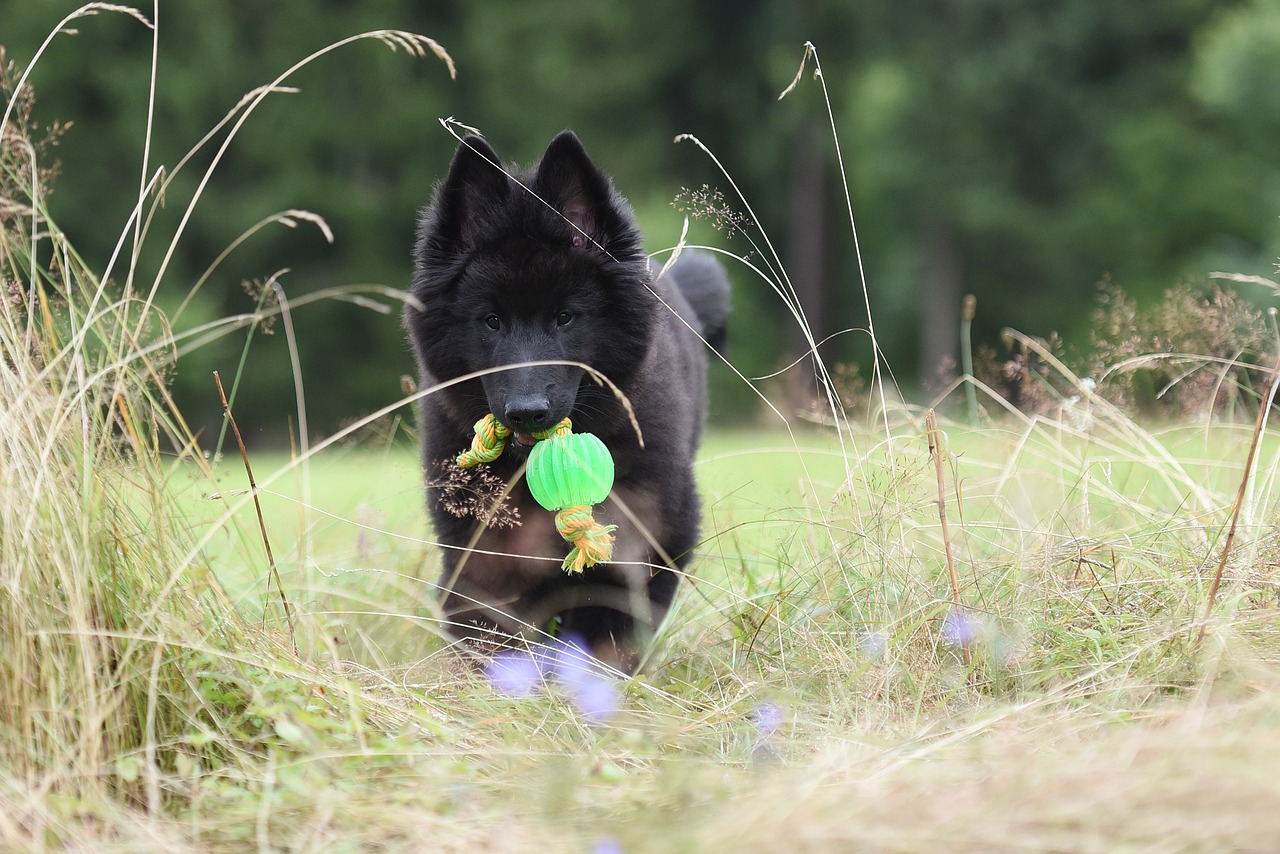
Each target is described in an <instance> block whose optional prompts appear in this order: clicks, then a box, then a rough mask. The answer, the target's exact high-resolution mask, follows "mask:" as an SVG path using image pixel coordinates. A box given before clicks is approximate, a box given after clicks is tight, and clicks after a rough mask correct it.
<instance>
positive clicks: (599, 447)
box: [524, 433, 613, 512]
mask: <svg viewBox="0 0 1280 854" xmlns="http://www.w3.org/2000/svg"><path fill="white" fill-rule="evenodd" d="M524 476H525V480H527V481H528V483H529V491H530V492H532V493H533V497H534V500H536V501H537V502H538V503H539V504H541V505H542V506H543V507H545V508H546V509H547V510H550V511H552V512H555V511H557V510H563V509H564V508H566V507H576V506H578V505H582V504H587V505H590V504H599V503H600V502H601V501H604V500H605V499H606V498H608V497H609V490H611V489H613V457H611V456H610V455H609V449H608V448H606V447H605V446H604V442H602V441H600V439H599V438H597V437H596V436H594V435H593V434H591V433H568V434H566V435H563V436H556V437H553V438H550V439H547V440H545V441H542V442H539V443H538V444H536V445H534V446H533V450H532V451H530V452H529V467H528V469H526V470H525V475H524Z"/></svg>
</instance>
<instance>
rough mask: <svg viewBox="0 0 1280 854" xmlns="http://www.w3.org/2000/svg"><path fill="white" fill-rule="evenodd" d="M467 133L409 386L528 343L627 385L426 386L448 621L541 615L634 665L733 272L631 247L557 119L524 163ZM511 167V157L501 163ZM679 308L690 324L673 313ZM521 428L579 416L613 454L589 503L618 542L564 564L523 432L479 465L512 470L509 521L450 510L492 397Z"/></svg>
mask: <svg viewBox="0 0 1280 854" xmlns="http://www.w3.org/2000/svg"><path fill="white" fill-rule="evenodd" d="M498 164H499V161H498V158H497V155H495V154H494V152H493V149H492V148H490V147H489V145H488V143H486V142H485V141H484V140H483V139H481V138H479V137H475V136H471V137H467V138H466V139H465V140H463V142H462V144H461V145H460V146H459V147H458V151H457V153H456V154H455V155H454V158H453V163H452V165H451V166H450V168H449V174H448V176H447V177H446V178H445V180H444V181H443V182H442V183H440V184H439V185H438V186H437V187H436V191H435V196H434V198H433V200H432V202H431V204H430V205H429V206H428V207H427V208H426V209H425V210H424V211H423V214H422V217H421V220H420V222H419V229H418V241H417V246H416V249H415V253H414V261H415V271H414V281H413V295H414V297H416V298H417V299H418V300H419V301H420V303H421V305H422V309H421V310H418V309H417V308H416V307H414V306H412V305H410V306H408V307H406V309H405V315H404V321H405V326H406V328H407V329H408V332H409V337H410V340H411V342H412V344H413V349H414V352H415V354H416V356H417V358H418V366H419V370H420V374H421V385H422V387H424V388H425V387H427V386H432V385H435V384H437V383H441V382H445V381H448V380H452V379H454V378H457V377H460V376H463V375H465V374H468V373H472V372H476V371H483V370H486V369H492V368H501V367H503V366H505V365H513V364H518V363H521V362H529V361H537V360H567V361H578V362H582V363H584V364H587V365H590V366H591V367H592V368H594V369H595V370H597V371H599V372H600V373H601V374H603V375H604V376H606V377H608V378H609V380H611V381H612V382H613V383H614V384H616V385H617V386H618V387H619V388H620V389H621V390H622V392H623V393H624V394H625V396H626V399H627V400H628V401H629V403H630V406H631V407H632V408H633V410H634V413H635V416H636V418H637V420H638V421H639V424H640V428H641V431H642V433H643V437H644V446H643V448H642V447H641V445H640V443H639V441H638V440H637V437H636V434H635V430H634V428H633V427H632V425H631V422H630V420H629V418H628V416H627V412H626V409H625V407H624V405H623V404H622V403H621V402H620V401H619V400H618V399H617V397H616V396H615V395H614V394H613V392H612V391H610V390H609V389H607V388H605V387H602V386H601V385H599V384H598V383H597V382H595V381H594V380H593V379H592V378H591V377H590V375H589V374H588V373H587V372H586V371H584V370H583V369H582V368H580V367H576V366H569V365H554V366H546V367H523V368H512V369H508V370H500V371H496V372H494V373H490V374H487V375H485V376H483V377H482V378H480V379H471V380H466V381H464V382H461V383H458V384H456V385H452V386H450V387H448V388H446V389H443V390H441V391H440V392H438V393H435V394H431V395H428V396H427V397H425V398H423V400H422V402H421V431H422V450H423V463H424V466H425V469H426V473H427V483H428V488H427V503H428V507H429V509H430V511H431V516H432V520H433V522H434V525H435V530H436V535H437V537H438V539H439V541H440V542H441V543H442V544H444V546H445V553H444V572H443V574H442V576H441V589H442V591H443V603H444V609H445V613H446V615H447V617H448V619H449V621H450V622H449V625H450V630H451V632H452V633H453V634H454V635H455V636H458V637H475V636H478V635H492V634H494V633H495V632H496V633H500V634H501V635H520V634H522V633H523V634H525V635H526V636H528V637H533V636H536V634H537V632H539V631H540V630H543V629H545V628H547V627H548V625H549V624H550V623H551V622H552V621H553V620H554V621H556V622H557V623H558V624H559V626H560V628H561V629H562V630H564V631H572V632H576V633H578V634H579V635H581V636H583V637H584V638H585V640H586V641H587V642H588V643H589V644H590V645H591V646H592V648H593V649H594V650H595V652H596V653H597V655H600V656H601V657H604V658H607V659H609V660H611V661H613V662H614V663H616V664H619V665H621V666H624V667H629V666H631V664H632V663H633V661H634V654H635V651H636V649H637V643H638V641H640V640H642V636H643V635H645V634H648V633H651V632H652V630H653V629H655V628H656V627H657V625H658V623H659V622H660V621H661V620H662V618H663V616H664V615H665V613H666V611H667V608H668V606H669V605H670V603H671V599H672V597H673V596H674V594H675V591H676V587H677V585H678V582H679V575H678V574H677V573H676V572H673V571H672V567H675V568H681V567H683V566H685V565H686V564H687V563H688V561H689V559H690V556H691V555H690V553H691V549H692V548H693V546H694V544H695V543H696V541H697V538H698V518H699V507H698V496H697V493H696V491H695V487H694V481H693V473H692V469H691V466H692V462H693V455H694V451H695V450H696V448H697V444H698V440H699V436H700V434H701V430H702V421H703V411H704V408H705V345H704V344H703V343H702V342H701V341H699V340H698V338H697V337H696V336H695V335H694V334H693V332H691V331H690V327H692V329H693V330H697V332H699V333H700V334H703V335H704V336H706V337H708V340H714V342H715V343H717V344H718V342H719V340H720V339H721V338H722V335H723V327H724V320H725V316H726V315H727V313H728V282H727V280H726V278H725V275H724V271H723V270H722V269H721V268H720V266H719V263H718V262H716V261H715V259H714V258H712V257H711V256H709V255H705V254H704V255H699V254H698V253H687V254H686V255H685V256H683V257H682V258H681V259H680V260H678V261H677V263H676V264H675V265H674V266H673V267H672V269H671V270H669V271H668V273H667V274H666V275H665V276H662V277H658V278H655V276H656V273H657V270H656V269H653V270H651V268H650V264H649V262H648V260H647V258H646V256H645V254H644V252H643V251H642V249H641V246H640V234H639V231H638V229H637V228H636V225H635V223H634V218H633V216H632V213H631V208H630V206H629V205H628V204H627V202H626V201H625V200H624V199H623V198H622V197H621V196H620V195H618V193H617V192H616V191H614V189H613V186H612V184H611V182H610V180H609V179H608V177H607V176H605V175H604V174H603V173H602V172H600V171H599V170H598V169H597V168H596V167H595V166H594V165H593V164H592V162H591V160H590V159H589V158H588V157H587V154H586V152H585V151H584V150H583V148H582V145H581V143H580V142H579V141H578V138H577V137H576V136H575V135H574V134H573V133H572V132H571V131H565V132H563V133H561V134H560V135H558V136H557V137H556V138H555V139H554V140H552V142H551V145H550V146H549V147H548V148H547V151H546V153H545V154H544V155H543V158H542V160H541V162H540V163H539V164H538V165H537V166H536V167H534V168H532V169H529V170H526V171H511V172H510V174H511V176H512V177H508V175H507V174H504V172H503V171H502V169H500V168H499V165H498ZM509 171H510V170H509ZM673 312H675V313H677V314H679V315H680V318H683V320H684V321H686V322H687V324H688V325H687V326H686V323H685V322H682V320H681V319H680V318H677V317H675V316H674V315H673ZM490 412H492V413H493V414H494V415H495V416H496V417H497V418H498V420H500V421H502V422H503V423H504V424H505V425H506V426H507V427H508V428H510V429H511V430H512V431H513V432H515V433H516V434H518V436H519V437H520V438H524V439H526V440H528V437H527V434H528V433H530V432H533V431H536V430H538V429H543V428H545V427H547V426H550V425H554V424H556V423H557V422H559V421H560V420H561V419H563V418H564V417H566V416H568V417H570V418H572V419H573V425H574V431H575V432H579V433H588V432H589V433H594V434H595V435H596V436H598V437H600V439H602V440H603V441H604V443H605V444H606V445H607V446H608V448H609V450H610V452H611V453H612V455H613V459H614V463H615V466H616V469H617V479H616V482H615V486H614V490H613V492H612V494H611V495H610V497H609V499H608V500H607V501H606V502H605V504H604V505H602V506H600V507H598V508H597V509H596V517H597V519H599V520H601V521H602V522H606V523H613V524H616V525H618V532H617V540H616V542H615V545H614V560H613V562H611V563H609V564H607V565H599V566H595V567H590V568H588V569H587V570H586V571H585V573H583V574H582V575H581V576H570V575H568V574H566V573H565V571H564V570H562V569H561V568H560V560H561V559H562V558H563V556H564V555H565V553H566V551H567V548H568V546H567V545H566V544H565V542H564V541H563V540H562V539H560V537H559V536H558V535H557V534H556V531H555V527H554V524H553V518H552V514H551V513H549V512H547V511H545V510H543V509H542V508H541V507H539V506H538V505H537V504H536V503H535V502H534V501H533V498H532V496H530V494H529V491H528V488H527V487H526V485H525V483H524V481H523V478H522V477H520V476H519V475H520V469H521V466H522V465H523V464H524V462H525V459H526V451H525V448H524V447H523V446H522V445H521V444H520V442H517V441H512V442H510V443H509V445H508V448H507V450H506V452H505V453H504V454H503V455H502V456H501V457H500V458H499V459H498V460H497V461H496V462H494V463H491V464H489V465H488V468H489V470H490V471H491V472H492V473H493V474H494V475H496V476H497V477H499V478H501V479H502V481H504V482H506V483H510V484H511V491H510V495H509V496H508V498H507V501H508V502H509V503H510V504H512V505H514V506H515V507H516V508H518V510H519V512H520V516H521V524H520V525H519V526H517V527H514V528H499V527H497V526H491V525H487V524H485V523H484V515H485V514H484V513H480V514H479V515H480V516H481V518H480V519H477V518H474V516H464V517H459V516H456V515H453V513H452V512H450V509H449V508H448V507H447V506H446V503H447V502H446V500H445V499H446V495H445V493H444V491H443V490H442V489H441V488H440V483H441V482H442V481H445V480H447V479H448V478H449V477H450V476H451V474H450V468H449V464H448V461H449V460H451V459H452V458H453V457H455V456H456V455H457V454H458V453H460V452H461V451H463V450H464V449H466V448H467V446H468V444H469V442H470V439H471V435H472V425H473V424H474V423H475V422H476V421H477V420H478V419H480V418H482V417H483V416H484V415H485V414H486V413H490Z"/></svg>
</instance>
